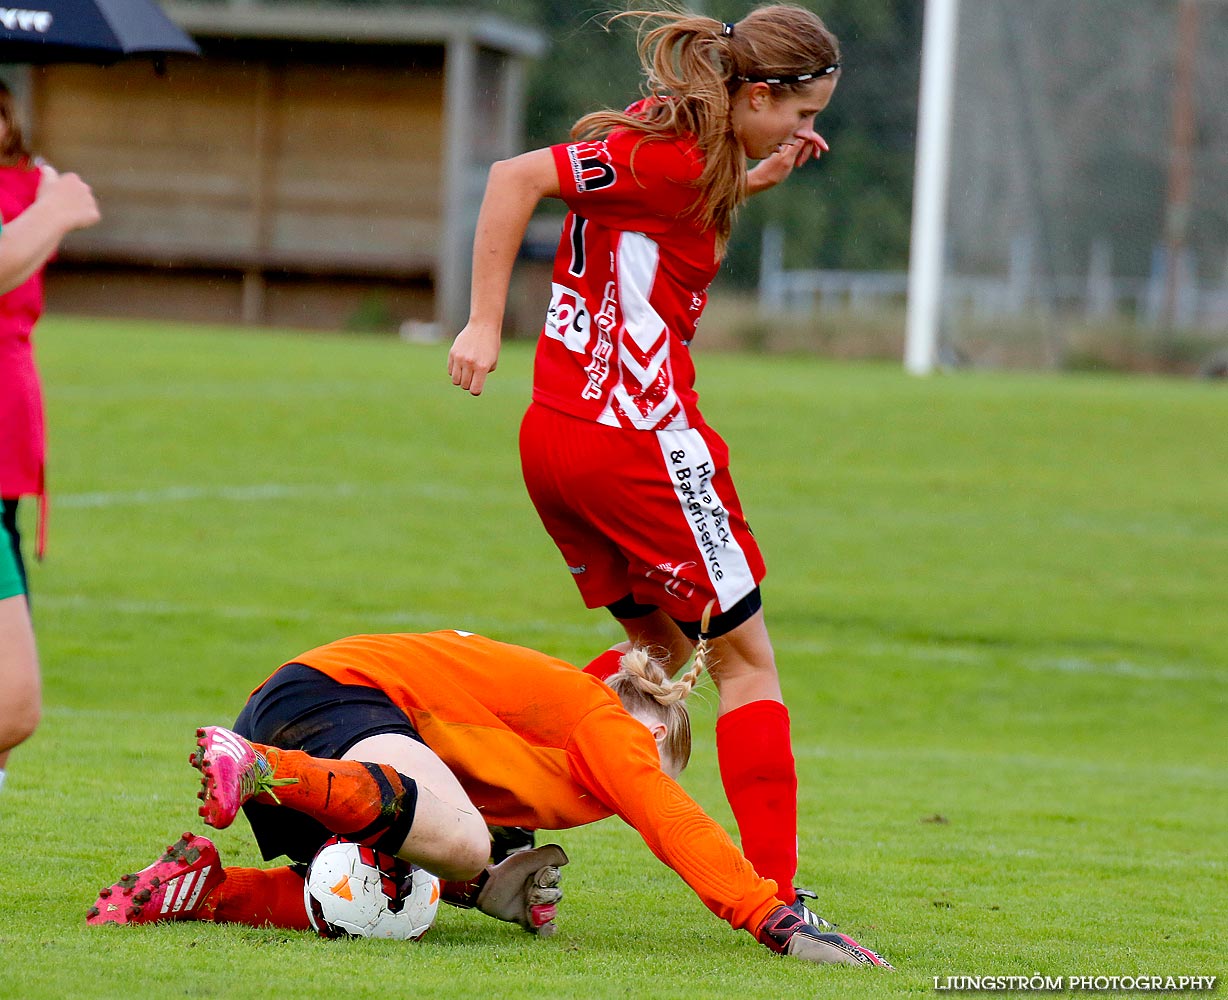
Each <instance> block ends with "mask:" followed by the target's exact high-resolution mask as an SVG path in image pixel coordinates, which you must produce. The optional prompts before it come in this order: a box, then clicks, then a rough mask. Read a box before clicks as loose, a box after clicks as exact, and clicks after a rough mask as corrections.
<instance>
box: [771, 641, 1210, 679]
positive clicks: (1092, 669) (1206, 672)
mask: <svg viewBox="0 0 1228 1000" xmlns="http://www.w3.org/2000/svg"><path fill="white" fill-rule="evenodd" d="M845 649H847V650H851V651H854V652H855V653H856V654H857V655H858V656H864V655H869V656H873V657H876V658H879V659H884V660H893V659H894V660H899V661H901V662H908V663H909V664H911V665H913V666H919V667H929V668H933V669H945V668H961V667H974V668H987V669H989V668H994V667H996V666H998V665H999V663H1000V661H1002V660H1004V659H1006V660H1009V661H1010V663H1011V664H1012V665H1014V666H1018V667H1021V668H1023V669H1024V670H1031V671H1035V672H1037V673H1059V674H1087V675H1098V676H1103V677H1125V678H1129V679H1131V680H1136V681H1158V682H1166V681H1194V682H1197V683H1200V684H1201V683H1208V682H1210V683H1213V684H1228V669H1222V668H1216V667H1213V666H1210V665H1208V666H1202V665H1201V664H1193V665H1183V664H1175V663H1158V664H1141V663H1134V662H1132V661H1130V660H1125V659H1119V660H1113V661H1099V660H1094V659H1089V658H1087V657H1081V656H1028V655H1026V654H1022V653H1021V652H1020V651H1019V650H1016V649H1012V648H1011V647H1010V646H994V647H986V648H981V647H979V646H960V645H928V644H926V645H921V644H910V643H906V642H866V643H856V642H841V643H839V644H835V643H831V642H818V641H808V640H799V641H789V640H784V641H781V642H778V643H777V644H776V650H777V653H778V654H780V653H791V654H793V655H798V654H801V655H805V656H811V657H822V658H823V659H824V660H826V661H828V662H832V661H839V659H840V657H841V653H842V651H843V650H845Z"/></svg>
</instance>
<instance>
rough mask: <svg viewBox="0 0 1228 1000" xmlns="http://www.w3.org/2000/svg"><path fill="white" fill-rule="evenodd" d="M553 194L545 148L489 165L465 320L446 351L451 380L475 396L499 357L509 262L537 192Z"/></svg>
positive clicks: (555, 184)
mask: <svg viewBox="0 0 1228 1000" xmlns="http://www.w3.org/2000/svg"><path fill="white" fill-rule="evenodd" d="M558 195H559V177H558V173H557V171H556V170H555V166H554V154H552V153H551V152H550V150H549V149H535V150H533V151H532V152H529V153H522V154H521V155H520V156H516V157H513V158H512V159H510V160H501V161H500V162H498V163H496V164H495V165H494V166H492V167H491V168H490V176H489V177H488V178H487V181H486V194H485V196H484V197H483V198H482V208H481V210H480V212H479V213H478V225H477V231H476V233H475V234H474V237H473V286H472V291H471V293H470V303H469V322H468V323H467V324H466V325H465V328H464V329H463V330H461V332H460V333H459V334H458V335H457V337H456V340H455V341H454V342H453V343H452V350H451V351H450V352H449V353H448V374H449V375H451V376H452V384H453V385H457V386H460V387H461V388H462V389H467V390H468V391H469V392H470V393H472V394H473V395H474V396H479V395H481V393H482V387H483V386H484V385H485V384H486V376H487V375H488V374H489V373H490V372H492V371H494V370H495V365H496V364H497V363H498V360H499V344H500V341H501V339H502V335H503V310H504V308H505V307H506V305H507V289H508V285H509V283H510V282H511V280H512V265H513V264H514V263H515V262H516V254H517V253H518V252H519V251H520V244H521V242H522V241H523V240H524V234H525V230H526V229H527V228H528V225H529V219H530V217H531V216H532V215H533V210H534V209H535V208H536V207H537V204H538V202H540V201H541V200H542V198H548V197H558Z"/></svg>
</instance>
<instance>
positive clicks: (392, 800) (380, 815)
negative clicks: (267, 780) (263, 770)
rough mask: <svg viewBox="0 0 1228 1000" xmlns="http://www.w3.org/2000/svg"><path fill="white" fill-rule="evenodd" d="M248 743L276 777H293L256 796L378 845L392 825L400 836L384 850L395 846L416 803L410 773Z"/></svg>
mask: <svg viewBox="0 0 1228 1000" xmlns="http://www.w3.org/2000/svg"><path fill="white" fill-rule="evenodd" d="M252 746H253V747H254V748H255V749H256V752H257V753H259V754H261V755H263V756H264V758H265V760H266V761H268V764H269V766H270V767H271V768H272V770H273V779H274V780H275V781H281V780H285V779H293V780H292V783H290V784H285V785H280V784H279V785H277V787H276V788H275V789H274V792H273V794H267V793H266V794H262V795H260V796H258V798H257V801H259V802H263V803H267V804H273V803H275V802H276V803H280V804H281V805H283V806H287V807H288V808H290V809H296V810H298V811H299V812H301V813H306V814H307V815H308V816H310V817H311V818H312V819H314V820H317V821H319V822H320V823H322V824H323V825H324V826H325V827H326V828H328V829H329V830H331V831H332V832H333V833H339V834H341V835H342V836H344V837H346V838H347V839H349V840H354V841H358V842H359V843H363V844H366V845H368V846H377V841H378V840H379V839H380V837H381V836H382V835H383V834H385V833H386V832H388V831H389V830H396V831H398V832H399V833H400V837H399V839H398V838H397V837H396V836H395V835H394V836H393V839H397V843H396V845H395V846H393V847H391V849H390V850H388V853H395V852H396V851H397V850H398V849H399V848H400V846H401V840H403V839H404V838H405V835H406V834H407V833H408V832H409V827H410V824H412V822H413V818H414V811H415V809H416V808H417V804H418V784H417V782H415V781H414V779H413V778H407V777H406V776H405V775H403V774H401V773H399V772H398V771H397V770H396V768H393V767H390V766H389V765H387V764H369V763H367V762H365V761H358V760H328V759H326V758H321V757H312V756H311V755H310V754H306V753H303V751H301V750H280V749H278V748H276V747H268V746H264V745H262V744H259V743H253V744H252ZM274 795H275V796H276V798H274ZM382 849H386V850H387V849H388V846H387V845H385V846H384V848H382Z"/></svg>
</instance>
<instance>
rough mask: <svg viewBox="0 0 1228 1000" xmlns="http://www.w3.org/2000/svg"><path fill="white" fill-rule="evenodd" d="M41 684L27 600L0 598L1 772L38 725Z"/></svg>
mask: <svg viewBox="0 0 1228 1000" xmlns="http://www.w3.org/2000/svg"><path fill="white" fill-rule="evenodd" d="M40 704H41V685H40V682H39V676H38V654H37V652H36V650H35V647H34V629H33V628H32V627H31V625H30V612H29V608H28V606H27V605H26V599H25V597H23V596H22V595H20V594H18V595H16V596H14V597H6V598H4V599H3V600H0V771H2V770H3V768H4V765H5V763H6V762H7V760H8V754H9V751H10V750H11V749H12V748H13V747H15V746H17V744H19V743H21V742H22V741H24V740H26V739H28V738H29V737H30V735H31V734H32V733H33V732H34V729H35V727H36V726H37V725H38V719H39V706H40Z"/></svg>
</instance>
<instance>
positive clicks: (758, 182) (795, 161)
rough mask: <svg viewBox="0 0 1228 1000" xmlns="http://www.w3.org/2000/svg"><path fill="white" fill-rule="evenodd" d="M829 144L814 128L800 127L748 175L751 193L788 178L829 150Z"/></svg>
mask: <svg viewBox="0 0 1228 1000" xmlns="http://www.w3.org/2000/svg"><path fill="white" fill-rule="evenodd" d="M829 148H830V147H829V146H828V145H827V140H826V139H824V138H823V137H822V136H821V135H819V133H818V132H816V131H814V129H799V130H798V131H797V132H795V133H793V138H792V139H791V140H790V141H788V142H782V143H781V144H780V145H779V146H777V147H776V150H775V151H774V152H773V153H772V155H771V156H769V157H768V158H767V159H766V160H761V161H760V162H759V164H758V165H757V166H756V167H755V168H754V169H753V170H751V171H750V172H749V173H748V174H747V175H746V181H747V184H748V186H749V188H750V193H751V194H758V193H759V192H760V191H766V190H767V189H768V188H772V187H775V186H776V185H777V184H779V183H780V182H781V181H783V180H786V179H787V178H788V177H789V175H790V174H791V173H793V171H794V170H796V169H797V168H798V167H800V166H802V165H803V164H805V163H807V162H809V161H810V160H817V159H818V158H819V157H820V156H821V155H822V154H823V153H826V152H828V150H829Z"/></svg>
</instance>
